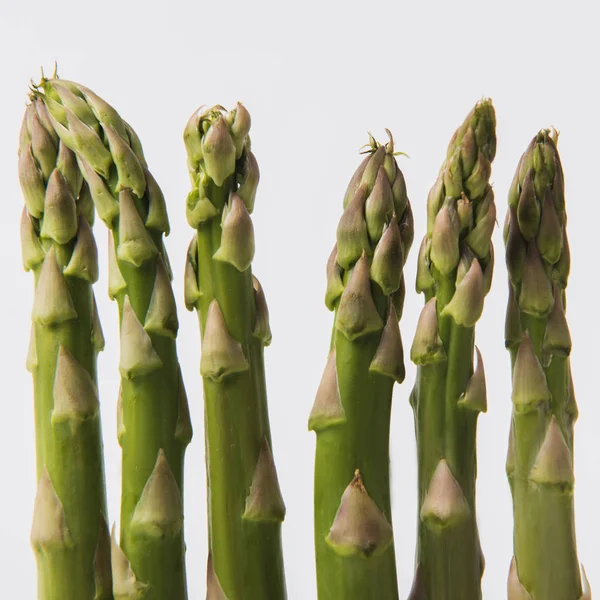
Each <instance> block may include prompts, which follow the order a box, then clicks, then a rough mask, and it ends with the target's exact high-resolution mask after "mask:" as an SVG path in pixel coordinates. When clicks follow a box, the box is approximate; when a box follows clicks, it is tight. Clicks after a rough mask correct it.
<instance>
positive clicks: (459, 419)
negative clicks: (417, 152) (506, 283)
mask: <svg viewBox="0 0 600 600" xmlns="http://www.w3.org/2000/svg"><path fill="white" fill-rule="evenodd" d="M495 125H496V122H495V114H494V109H493V107H492V104H491V102H490V101H489V100H483V101H481V102H479V103H478V104H477V105H476V106H475V108H474V109H473V110H472V111H471V112H470V113H469V115H468V116H467V118H466V120H465V121H464V123H463V124H462V125H461V126H460V127H459V129H458V130H457V131H456V133H455V134H454V136H453V137H452V139H451V141H450V144H449V146H448V151H447V156H446V160H445V161H444V163H443V165H442V168H441V170H440V173H439V175H438V178H437V181H436V183H435V184H434V186H433V188H432V189H431V191H430V193H429V197H428V200H427V234H426V235H425V237H424V239H423V242H422V244H421V248H420V251H419V259H418V270H417V282H416V287H417V291H418V292H423V293H424V295H425V301H426V303H425V307H424V308H423V311H422V313H421V316H420V318H419V322H418V325H417V329H416V333H415V338H414V341H413V345H412V348H411V359H412V361H413V362H414V363H415V364H416V365H417V367H418V368H417V381H416V384H415V387H414V390H413V393H412V395H411V405H412V407H413V410H414V416H415V430H416V439H417V455H418V463H419V466H418V479H419V482H418V488H419V522H418V540H417V557H416V568H415V578H414V583H413V589H412V591H411V593H410V599H411V600H422V599H424V598H428V599H429V600H466V599H468V600H477V599H478V598H481V577H482V574H483V569H484V559H483V554H482V551H481V547H480V544H479V534H478V530H477V522H476V516H475V479H476V475H477V466H476V448H475V439H476V427H477V417H478V415H479V413H480V412H485V411H486V406H487V400H486V389H485V375H484V370H483V362H482V358H481V353H480V352H479V350H478V349H477V348H475V347H474V338H475V324H476V323H477V321H478V320H479V317H480V316H481V313H482V310H483V304H484V297H485V295H486V294H487V293H488V291H489V289H490V285H491V279H492V270H493V264H494V255H493V247H492V244H491V234H492V231H493V228H494V226H495V222H496V207H495V204H494V193H493V191H492V188H491V187H490V185H489V177H490V172H491V162H492V160H493V159H494V155H495V153H496V134H495ZM474 353H476V354H477V365H476V367H475V368H474V365H473V362H474V361H473V355H474Z"/></svg>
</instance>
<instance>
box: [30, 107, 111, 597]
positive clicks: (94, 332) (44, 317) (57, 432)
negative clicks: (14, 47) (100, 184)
mask: <svg viewBox="0 0 600 600" xmlns="http://www.w3.org/2000/svg"><path fill="white" fill-rule="evenodd" d="M19 178H20V182H21V188H22V190H23V195H24V197H25V208H24V210H23V215H22V218H21V241H22V252H23V265H24V267H25V270H26V271H32V272H33V274H34V278H35V296H34V303H33V312H32V320H33V327H32V331H31V341H30V347H29V353H28V356H27V368H28V369H29V371H31V373H32V375H33V387H34V398H35V434H36V459H37V481H38V487H37V495H36V499H35V509H34V518H33V527H32V531H31V543H32V546H33V549H34V551H35V555H36V560H37V566H38V599H39V600H111V599H112V598H113V595H112V578H111V566H110V541H109V537H108V525H107V522H106V521H107V518H106V491H105V485H104V459H103V454H102V433H101V425H100V414H99V403H98V390H97V378H96V359H97V356H98V352H99V351H100V350H102V348H103V347H104V339H103V337H102V330H101V327H100V321H99V319H98V313H97V310H96V301H95V298H94V293H93V291H92V284H93V283H94V282H95V281H96V280H97V279H98V251H97V248H96V242H95V240H94V236H93V234H92V229H91V228H92V225H93V221H94V207H93V204H92V201H91V197H90V191H89V188H88V186H87V184H86V183H84V182H83V179H82V177H81V174H80V173H79V170H78V169H77V163H76V160H75V155H74V154H73V152H71V150H69V148H68V147H67V146H66V145H65V144H64V143H63V142H62V141H61V139H60V138H59V137H58V136H57V135H56V132H55V129H54V127H53V125H52V123H51V119H50V117H49V115H48V112H47V110H46V107H45V106H44V103H43V102H41V101H40V100H39V99H35V97H34V98H33V99H32V102H31V104H29V106H28V107H27V110H26V113H25V118H24V120H23V126H22V128H21V136H20V145H19Z"/></svg>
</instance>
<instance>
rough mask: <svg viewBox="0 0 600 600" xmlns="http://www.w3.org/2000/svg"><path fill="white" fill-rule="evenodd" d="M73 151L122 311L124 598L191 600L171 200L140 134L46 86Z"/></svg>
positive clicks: (117, 566)
mask: <svg viewBox="0 0 600 600" xmlns="http://www.w3.org/2000/svg"><path fill="white" fill-rule="evenodd" d="M37 95H38V97H39V99H40V100H41V101H42V102H43V103H44V104H45V105H46V107H47V109H48V115H49V120H50V121H51V122H52V124H53V126H54V127H55V129H56V131H57V133H58V136H59V138H60V140H61V142H62V143H63V144H65V145H66V146H68V147H69V148H71V150H72V151H73V152H74V153H75V155H76V157H77V164H78V167H79V169H80V170H81V173H82V174H83V177H84V178H85V181H86V182H87V186H88V187H89V190H90V194H91V197H92V199H93V202H94V204H95V207H96V210H97V212H98V215H99V216H100V218H101V219H102V220H103V221H104V223H105V224H106V225H107V226H108V228H109V229H110V233H111V237H112V239H113V241H114V244H111V256H110V265H109V266H110V271H109V294H110V296H111V297H112V298H114V299H116V300H117V302H118V305H119V316H120V335H121V357H120V363H119V370H120V373H121V391H120V399H119V443H120V444H121V447H122V449H123V469H122V471H123V479H122V497H121V530H120V534H121V540H120V546H121V547H120V548H118V546H116V544H115V545H114V547H113V553H112V555H113V571H114V594H115V597H116V598H117V599H119V600H133V599H137V598H144V599H145V600H184V599H186V598H187V591H186V575H185V560H184V557H185V554H184V553H185V545H184V539H183V509H182V493H183V461H184V453H185V448H186V446H187V444H188V443H189V441H190V439H191V435H192V431H191V425H190V423H189V411H188V407H187V400H186V398H185V391H184V388H183V383H182V380H181V373H180V368H179V363H178V360H177V351H176V343H175V338H176V335H177V328H178V323H177V314H176V307H175V300H174V296H173V291H172V289H171V282H170V279H171V273H170V268H169V263H168V257H167V254H166V250H165V247H164V244H163V234H168V231H169V223H168V218H167V211H166V206H165V200H164V197H163V195H162V192H161V190H160V188H159V187H158V184H157V183H156V181H155V180H154V178H153V177H152V175H151V174H150V172H149V171H148V169H147V166H146V161H145V159H144V156H143V153H142V148H141V145H140V142H139V139H138V138H137V135H136V134H135V132H134V131H133V130H132V129H131V127H130V126H129V125H128V124H127V123H126V122H125V121H123V119H121V117H120V116H119V115H118V114H117V112H116V111H115V110H114V109H113V108H112V107H111V106H110V105H108V104H107V103H106V102H105V101H104V100H102V99H101V98H99V97H98V96H97V95H96V94H94V93H93V92H92V91H91V90H89V89H88V88H86V87H84V86H82V85H79V84H76V83H72V82H67V81H64V80H61V79H50V80H47V79H44V80H43V81H42V83H41V84H40V87H39V89H38V91H37Z"/></svg>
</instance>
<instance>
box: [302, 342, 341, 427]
mask: <svg viewBox="0 0 600 600" xmlns="http://www.w3.org/2000/svg"><path fill="white" fill-rule="evenodd" d="M335 360H336V353H335V346H334V347H333V348H332V349H331V352H330V353H329V356H328V358H327V364H326V366H325V371H324V372H323V377H322V378H321V383H320V384H319V388H318V390H317V395H316V397H315V402H314V404H313V407H312V410H311V411H310V416H309V418H308V429H309V431H320V430H321V429H325V428H327V427H331V426H333V425H339V424H340V423H344V422H345V421H346V413H345V412H344V407H343V406H342V400H341V398H340V390H339V387H338V378H337V368H336V362H335Z"/></svg>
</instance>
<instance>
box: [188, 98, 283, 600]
mask: <svg viewBox="0 0 600 600" xmlns="http://www.w3.org/2000/svg"><path fill="white" fill-rule="evenodd" d="M249 130H250V115H249V114H248V111H247V110H246V109H245V108H244V107H243V106H242V105H241V104H238V105H237V107H236V108H234V109H233V110H231V111H229V112H228V111H226V110H225V109H224V108H222V107H220V106H215V107H213V108H210V109H207V110H204V111H201V112H197V113H194V115H192V117H191V119H190V120H189V122H188V125H187V127H186V130H185V133H184V141H185V145H186V150H187V154H188V166H189V170H190V176H191V181H192V191H191V192H190V194H189V196H188V199H187V218H188V222H189V224H190V225H191V226H192V227H193V228H194V229H196V231H197V234H196V236H195V237H194V239H193V240H192V243H191V245H190V249H189V253H188V261H187V265H186V276H185V280H186V285H185V296H186V305H187V307H188V308H189V309H190V310H192V309H193V308H196V310H197V312H198V318H199V322H200V330H201V335H202V358H201V362H200V373H201V375H202V377H203V379H204V405H205V427H206V466H207V475H208V513H209V515H208V517H209V537H210V540H209V544H210V547H209V563H208V577H207V586H208V594H207V599H208V600H224V599H226V600H254V599H257V598H269V599H270V600H278V599H280V600H281V599H284V598H286V589H285V578H284V571H283V559H282V551H281V522H282V521H283V519H284V516H285V506H284V504H283V499H282V497H281V492H280V489H279V484H278V481H277V473H276V470H275V463H274V461H273V455H272V444H271V434H270V429H269V416H268V411H267V396H266V385H265V373H264V361H263V352H264V346H265V345H268V344H269V343H270V340H271V333H270V329H269V321H268V312H267V305H266V301H265V298H264V294H263V291H262V288H261V286H260V284H259V283H258V280H257V279H256V278H255V277H253V275H252V271H251V267H250V265H251V262H252V259H253V257H254V231H253V227H252V221H251V219H250V213H251V212H252V209H253V207H254V198H255V194H256V187H257V185H258V179H259V172H258V165H257V163H256V159H255V157H254V155H253V154H252V152H251V150H250V140H249V138H248V132H249Z"/></svg>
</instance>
